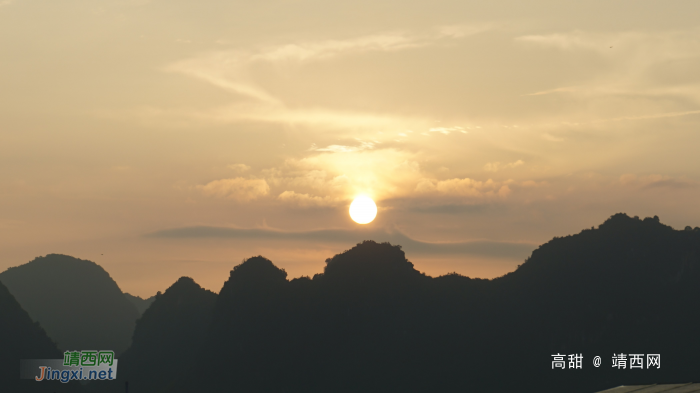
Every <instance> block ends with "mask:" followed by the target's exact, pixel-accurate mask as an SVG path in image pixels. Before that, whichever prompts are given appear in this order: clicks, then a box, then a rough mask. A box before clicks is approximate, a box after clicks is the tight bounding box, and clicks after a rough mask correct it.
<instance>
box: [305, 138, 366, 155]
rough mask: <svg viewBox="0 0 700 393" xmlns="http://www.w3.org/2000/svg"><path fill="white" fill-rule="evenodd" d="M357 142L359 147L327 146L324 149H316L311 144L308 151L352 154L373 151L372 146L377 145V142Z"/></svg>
mask: <svg viewBox="0 0 700 393" xmlns="http://www.w3.org/2000/svg"><path fill="white" fill-rule="evenodd" d="M359 142H360V145H359V146H345V145H329V146H326V147H316V145H315V144H313V145H311V149H309V150H312V151H327V152H332V153H349V152H353V151H360V150H368V149H374V146H375V145H376V143H377V142H367V141H359Z"/></svg>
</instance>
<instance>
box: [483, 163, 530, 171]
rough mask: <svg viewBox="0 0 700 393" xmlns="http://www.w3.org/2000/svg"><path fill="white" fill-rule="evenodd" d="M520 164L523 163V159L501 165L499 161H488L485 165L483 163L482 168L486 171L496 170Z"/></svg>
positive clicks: (515, 166)
mask: <svg viewBox="0 0 700 393" xmlns="http://www.w3.org/2000/svg"><path fill="white" fill-rule="evenodd" d="M521 165H525V162H524V161H523V160H517V161H514V162H510V163H507V164H503V165H501V163H500V162H489V163H486V165H484V170H485V171H487V172H498V171H499V170H502V169H510V168H517V167H519V166H521Z"/></svg>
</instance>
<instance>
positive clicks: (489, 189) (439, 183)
mask: <svg viewBox="0 0 700 393" xmlns="http://www.w3.org/2000/svg"><path fill="white" fill-rule="evenodd" d="M415 191H417V192H419V193H437V194H442V195H449V196H461V197H473V198H493V197H500V198H505V197H507V196H508V195H510V193H511V189H510V187H508V184H505V183H502V182H494V181H493V180H491V179H488V180H487V181H478V180H474V179H470V178H463V179H459V178H454V179H448V180H434V179H421V180H420V181H419V182H418V185H416V189H415Z"/></svg>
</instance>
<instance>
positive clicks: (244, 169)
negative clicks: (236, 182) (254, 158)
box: [228, 164, 250, 173]
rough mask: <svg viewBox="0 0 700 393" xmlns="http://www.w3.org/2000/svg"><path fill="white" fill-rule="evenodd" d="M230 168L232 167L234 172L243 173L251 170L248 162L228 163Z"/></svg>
mask: <svg viewBox="0 0 700 393" xmlns="http://www.w3.org/2000/svg"><path fill="white" fill-rule="evenodd" d="M228 168H229V169H232V170H233V171H234V172H237V173H243V172H247V171H249V170H250V167H249V166H248V165H246V164H231V165H228Z"/></svg>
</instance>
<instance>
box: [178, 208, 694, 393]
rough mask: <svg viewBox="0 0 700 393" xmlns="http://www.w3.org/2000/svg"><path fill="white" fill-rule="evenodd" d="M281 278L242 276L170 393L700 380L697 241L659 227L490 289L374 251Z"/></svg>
mask: <svg viewBox="0 0 700 393" xmlns="http://www.w3.org/2000/svg"><path fill="white" fill-rule="evenodd" d="M286 276H287V275H286V272H285V271H284V270H283V269H280V268H277V267H276V266H275V265H274V264H273V263H272V262H271V261H269V260H267V259H265V258H263V257H260V256H258V257H253V258H250V259H248V260H246V261H244V262H243V263H242V264H240V265H238V266H236V267H234V269H233V270H232V271H231V274H230V277H229V279H228V281H226V283H225V284H224V287H223V288H222V290H221V292H220V294H219V297H218V299H217V301H216V305H215V307H214V312H213V317H212V323H211V328H210V330H209V335H208V337H207V338H206V341H205V344H204V346H203V350H202V351H201V353H200V355H199V356H198V358H199V359H206V362H201V363H194V364H193V370H192V372H189V373H187V374H186V375H184V376H183V378H182V380H181V382H180V383H178V384H177V385H176V386H172V387H169V388H168V389H167V391H168V392H178V393H184V392H199V391H207V392H214V393H216V392H229V391H240V392H269V391H284V392H296V391H298V392H327V391H333V392H356V391H363V392H387V391H389V392H399V391H400V392H424V391H479V392H503V391H518V392H561V391H567V392H593V391H597V390H603V389H605V388H610V387H613V386H618V385H622V384H628V385H631V384H650V383H673V382H689V381H698V380H700V371H698V370H700V359H698V357H697V356H696V354H697V353H699V352H698V351H699V350H700V340H698V333H697V327H698V326H700V313H698V311H697V310H698V306H699V305H700V229H697V228H696V229H691V228H686V230H682V231H678V230H674V229H673V228H670V227H668V226H666V225H663V224H661V223H660V222H659V220H658V218H656V217H654V218H646V219H643V220H641V219H639V218H636V217H635V218H631V217H628V216H627V215H624V214H616V215H614V216H612V217H611V218H610V219H608V220H607V221H605V222H604V223H603V224H602V225H600V226H599V227H598V228H591V229H587V230H584V231H582V232H581V233H578V234H576V235H571V236H566V237H561V238H554V239H552V240H551V241H549V242H548V243H546V244H544V245H542V246H540V247H539V248H538V249H537V250H535V251H534V252H533V253H532V255H531V256H530V257H529V258H528V259H527V260H526V261H525V262H524V263H523V264H522V265H521V266H520V267H519V268H518V269H517V270H516V271H514V272H512V273H510V274H507V275H505V276H503V277H500V278H497V279H494V280H481V279H471V278H469V277H464V276H460V275H458V274H454V273H453V274H448V275H445V276H441V277H436V278H431V277H428V276H425V275H423V274H421V273H420V272H418V271H416V270H415V269H414V267H413V265H412V264H411V263H410V262H409V261H408V260H407V259H406V257H405V255H404V253H403V251H402V250H401V248H400V246H393V245H391V244H388V243H383V244H378V243H375V242H372V241H365V242H363V243H361V244H358V245H357V246H356V247H354V248H352V249H351V250H348V251H346V252H344V253H341V254H338V255H336V256H335V257H333V258H329V259H328V260H327V261H326V267H325V269H324V272H323V273H321V274H317V275H315V276H314V277H313V278H308V277H302V278H298V279H294V280H291V281H290V280H287V278H286ZM576 354H580V355H581V363H580V365H581V368H580V369H575V368H574V369H571V368H569V367H567V368H566V369H563V370H562V369H554V368H553V363H552V362H553V360H554V359H555V358H554V357H553V355H561V356H563V357H564V359H565V365H567V366H568V365H569V360H570V359H569V357H568V355H576ZM617 354H625V359H627V357H628V356H630V354H642V355H645V354H660V355H661V358H662V359H661V366H662V367H660V368H658V369H657V368H655V367H653V368H648V365H647V364H644V368H643V369H631V368H630V367H631V365H632V364H631V360H630V364H629V366H630V367H627V363H625V366H626V368H624V369H622V368H620V369H618V368H614V367H613V366H612V364H613V363H612V361H613V356H615V355H617ZM594 356H600V357H601V360H602V364H601V365H600V366H599V367H596V366H595V365H594V364H593V357H594ZM573 360H575V359H573ZM575 364H576V363H575V362H574V365H575Z"/></svg>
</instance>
